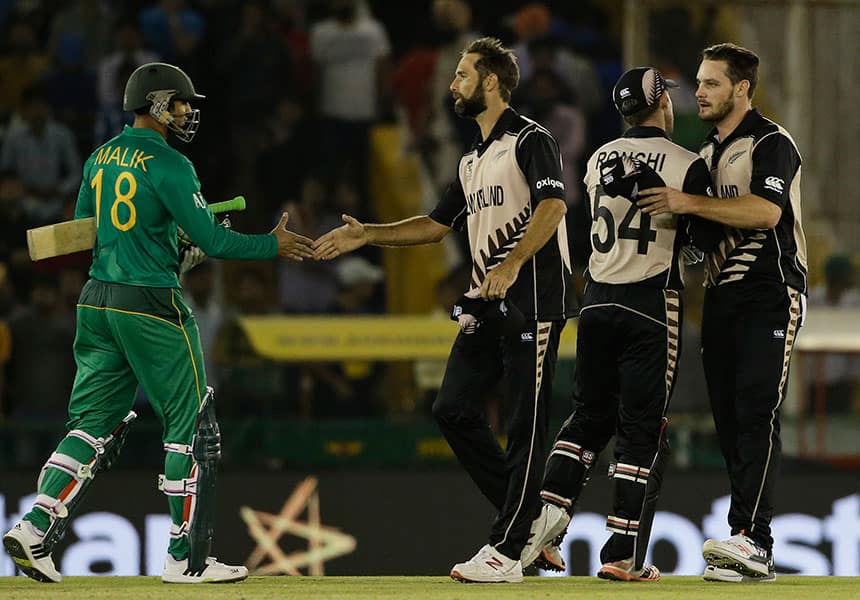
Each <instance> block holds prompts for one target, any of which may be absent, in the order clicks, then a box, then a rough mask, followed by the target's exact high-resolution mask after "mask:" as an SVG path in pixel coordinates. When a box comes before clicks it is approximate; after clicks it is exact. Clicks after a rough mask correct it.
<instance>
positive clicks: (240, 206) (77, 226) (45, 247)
mask: <svg viewBox="0 0 860 600" xmlns="http://www.w3.org/2000/svg"><path fill="white" fill-rule="evenodd" d="M210 208H211V209H212V212H215V213H221V212H227V211H231V210H245V197H244V196H236V197H235V198H233V199H232V200H225V201H224V202H216V203H214V204H211V205H210ZM95 240H96V222H95V219H94V218H93V217H87V218H86V219H75V220H73V221H62V222H60V223H53V224H51V225H45V226H43V227H36V228H34V229H28V230H27V248H28V249H29V251H30V260H32V261H37V260H44V259H46V258H53V257H55V256H62V255H64V254H72V253H74V252H81V251H83V250H91V249H92V247H93V244H94V243H95Z"/></svg>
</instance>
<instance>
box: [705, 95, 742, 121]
mask: <svg viewBox="0 0 860 600" xmlns="http://www.w3.org/2000/svg"><path fill="white" fill-rule="evenodd" d="M734 108H735V99H734V98H732V97H731V96H729V98H727V99H726V100H725V102H721V103H720V104H718V105H717V106H716V107H714V106H713V105H711V113H710V114H709V115H707V116H703V117H702V120H703V121H708V122H711V123H716V122H718V121H722V120H723V119H724V118H726V115H727V114H729V113H730V112H732V110H733V109H734Z"/></svg>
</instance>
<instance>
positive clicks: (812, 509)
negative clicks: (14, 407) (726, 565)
mask: <svg viewBox="0 0 860 600" xmlns="http://www.w3.org/2000/svg"><path fill="white" fill-rule="evenodd" d="M306 475H307V474H305V473H296V472H293V471H290V472H281V473H244V474H243V473H239V472H235V471H227V472H224V473H222V474H221V477H220V480H219V488H220V493H219V497H218V502H217V511H218V514H217V526H218V529H217V531H216V536H215V548H214V550H215V554H216V555H217V556H219V557H220V558H222V559H224V560H227V561H228V562H234V563H235V562H240V563H249V564H251V563H253V565H251V566H252V568H254V569H256V570H257V572H264V573H281V572H283V573H288V572H294V573H298V572H302V573H307V572H314V573H325V574H329V575H411V574H414V575H433V574H436V575H439V574H445V573H447V572H448V569H449V568H450V566H451V564H453V563H454V562H457V561H459V560H462V559H464V558H468V557H469V556H471V555H472V554H473V553H474V551H475V549H476V548H478V547H479V546H480V545H482V544H483V543H485V539H484V538H485V535H486V531H487V530H488V529H489V525H490V522H491V520H492V518H493V514H492V511H491V509H490V507H489V504H488V503H487V502H486V501H485V500H484V499H483V498H482V497H480V496H479V495H478V494H477V493H476V492H475V491H474V486H473V485H472V483H471V481H469V480H468V479H467V478H466V476H465V475H464V474H463V473H462V472H460V471H459V470H458V469H447V468H446V469H438V470H423V471H422V470H409V471H407V470H392V469H389V470H366V469H354V470H350V471H343V470H331V471H322V472H317V473H316V474H315V475H316V478H310V479H309V478H307V477H306ZM154 480H155V474H150V473H147V472H142V471H138V472H128V471H126V472H120V471H117V472H111V473H107V474H105V475H104V476H102V477H100V478H99V480H98V482H97V483H96V484H95V485H94V486H93V488H92V491H91V494H90V496H89V497H88V498H87V502H86V506H85V508H84V512H83V513H82V514H81V515H79V516H78V517H77V518H76V519H75V522H74V523H73V526H72V527H71V528H70V531H69V533H68V534H67V536H66V539H65V540H64V541H63V542H62V543H61V545H60V547H59V548H58V551H57V553H56V563H57V565H58V567H59V568H60V569H61V571H62V572H63V574H65V575H88V574H105V575H142V574H146V575H156V574H160V573H161V569H162V563H163V560H164V555H165V551H166V547H167V539H168V538H167V531H168V528H169V524H170V521H169V518H168V516H167V514H166V510H165V509H166V502H165V500H164V496H162V495H161V494H160V493H159V492H158V491H157V490H156V489H155V483H154ZM317 481H318V484H317ZM310 482H312V485H311V483H310ZM33 483H34V482H33V480H32V475H31V474H29V473H26V474H25V473H8V472H7V473H4V474H3V478H2V480H0V525H2V527H3V528H4V530H5V529H6V528H8V527H9V526H10V525H11V524H12V523H14V522H15V520H16V519H17V518H18V515H19V514H20V510H21V509H22V507H24V506H27V505H28V503H29V502H31V500H32V496H31V495H32V493H33V491H34V490H33ZM726 486H727V484H726V483H725V482H724V477H723V475H722V474H720V473H718V472H716V471H714V472H711V473H705V474H701V473H671V474H670V476H669V477H668V480H667V483H666V487H665V489H664V491H663V494H662V495H661V500H660V511H659V512H658V513H657V517H656V519H655V522H654V531H653V536H652V553H653V561H654V563H655V564H656V565H658V566H659V567H660V568H661V570H663V572H664V573H669V574H677V575H696V574H700V573H701V572H702V569H703V567H704V563H703V561H702V558H701V553H700V550H701V545H702V542H703V541H704V539H705V538H707V537H717V538H721V537H725V536H727V535H728V529H727V525H726V523H725V515H726V512H727V510H728V498H727V497H726V495H725V487H726ZM610 493H611V485H610V482H609V481H608V480H606V479H605V478H603V477H601V476H599V475H598V476H596V477H594V478H593V479H592V481H591V482H590V483H589V485H588V487H587V488H586V494H585V495H584V497H583V499H582V501H581V502H580V504H579V508H578V511H577V514H576V516H575V518H574V520H573V523H572V525H571V527H570V530H569V532H568V535H567V538H566V540H565V544H564V545H563V551H564V553H565V555H566V558H567V562H568V565H569V567H568V568H569V573H570V574H575V575H584V574H589V573H590V574H593V573H595V572H596V570H597V567H598V560H599V558H598V555H599V550H600V546H601V544H602V543H603V541H604V540H605V539H606V536H607V535H608V534H607V533H606V531H605V529H604V524H605V514H606V511H607V510H608V509H609V506H610V505H609V502H610ZM773 533H774V538H775V540H776V542H775V557H776V562H777V572H778V573H792V574H803V575H846V576H858V575H860V493H858V488H857V475H856V473H851V472H842V473H840V472H817V473H809V474H803V475H801V474H797V473H786V474H785V475H784V477H783V479H782V481H781V482H780V486H779V503H778V505H777V514H776V516H775V518H774V521H773ZM267 540H274V541H276V543H277V544H278V548H280V549H281V552H279V553H274V554H277V556H275V555H274V554H273V553H270V552H267V551H266V550H265V547H266V541H267ZM310 540H314V542H313V544H311V542H310ZM12 573H13V566H12V562H11V560H9V559H8V557H7V556H6V555H5V554H4V555H2V557H0V575H11V574H12Z"/></svg>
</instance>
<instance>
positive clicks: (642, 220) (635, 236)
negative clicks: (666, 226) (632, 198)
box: [591, 185, 657, 254]
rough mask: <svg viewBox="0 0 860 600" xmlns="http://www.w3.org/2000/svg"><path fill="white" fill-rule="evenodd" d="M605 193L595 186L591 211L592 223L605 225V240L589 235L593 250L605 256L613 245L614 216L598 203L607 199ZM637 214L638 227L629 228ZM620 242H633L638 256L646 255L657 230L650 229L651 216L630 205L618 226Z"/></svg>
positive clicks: (595, 234) (654, 239) (632, 204)
mask: <svg viewBox="0 0 860 600" xmlns="http://www.w3.org/2000/svg"><path fill="white" fill-rule="evenodd" d="M608 197H609V196H607V194H606V192H604V191H603V186H602V185H599V186H597V189H596V190H595V193H594V207H593V208H592V211H591V219H592V221H595V222H596V221H597V220H599V219H603V220H604V221H605V224H606V239H603V240H601V239H600V236H599V235H598V234H597V233H596V232H595V233H592V234H591V242H592V245H593V246H594V249H595V250H596V251H598V252H600V253H601V254H606V253H607V252H609V251H610V250H612V247H613V246H614V245H615V242H616V237H615V235H616V234H615V216H614V215H613V214H612V211H611V210H610V209H609V207H608V206H606V205H601V204H600V201H601V200H602V199H603V198H608ZM637 214H639V227H631V224H632V223H633V218H634V217H635V216H636V215H637ZM617 239H620V240H635V241H636V242H637V244H636V252H637V253H638V254H648V246H649V244H651V243H652V242H655V241H657V230H656V229H651V215H647V214H645V213H643V212H642V211H640V210H639V208H638V207H637V206H636V204H635V203H634V202H631V203H630V206H629V208H628V209H627V212H626V213H625V214H624V216H623V217H622V219H621V223H620V224H619V225H618V238H617Z"/></svg>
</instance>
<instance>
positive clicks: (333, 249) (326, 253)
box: [313, 214, 367, 260]
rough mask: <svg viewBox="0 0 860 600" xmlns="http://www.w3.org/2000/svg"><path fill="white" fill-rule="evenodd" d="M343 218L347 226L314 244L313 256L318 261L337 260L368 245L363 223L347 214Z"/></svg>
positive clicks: (323, 236) (332, 231) (328, 234)
mask: <svg viewBox="0 0 860 600" xmlns="http://www.w3.org/2000/svg"><path fill="white" fill-rule="evenodd" d="M341 218H342V219H343V222H344V223H346V225H342V226H340V227H338V228H337V229H332V230H331V231H329V232H328V233H326V234H324V235H321V236H320V237H318V238H317V239H316V240H315V241H314V242H313V248H314V254H313V256H314V258H316V259H317V260H331V259H333V258H337V257H338V256H340V255H341V254H346V253H348V252H352V251H353V250H355V249H356V248H361V247H362V246H364V245H365V244H366V243H367V233H366V232H365V229H364V224H363V223H360V222H358V221H357V220H356V219H354V218H352V217H350V216H349V215H346V214H344V215H341Z"/></svg>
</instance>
